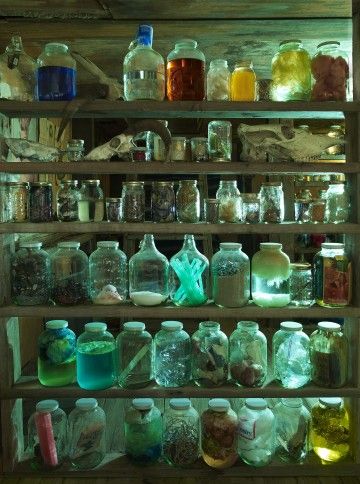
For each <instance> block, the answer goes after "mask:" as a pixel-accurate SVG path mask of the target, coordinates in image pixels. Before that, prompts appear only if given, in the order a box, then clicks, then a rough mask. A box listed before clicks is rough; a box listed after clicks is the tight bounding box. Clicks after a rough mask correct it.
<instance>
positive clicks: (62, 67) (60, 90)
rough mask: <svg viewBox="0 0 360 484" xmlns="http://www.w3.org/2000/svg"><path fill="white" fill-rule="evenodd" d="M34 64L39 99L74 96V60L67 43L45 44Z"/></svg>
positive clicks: (50, 99) (60, 98) (51, 99)
mask: <svg viewBox="0 0 360 484" xmlns="http://www.w3.org/2000/svg"><path fill="white" fill-rule="evenodd" d="M36 64H37V68H36V97H37V99H38V100H39V101H70V100H71V99H73V98H74V97H76V61H75V59H74V58H73V57H72V56H71V54H70V53H69V47H68V46H67V45H65V44H60V43H55V42H51V43H49V44H46V45H45V47H44V50H43V51H42V52H41V54H40V56H39V57H38V59H37V62H36Z"/></svg>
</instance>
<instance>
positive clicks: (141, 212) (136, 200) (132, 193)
mask: <svg viewBox="0 0 360 484" xmlns="http://www.w3.org/2000/svg"><path fill="white" fill-rule="evenodd" d="M121 198H122V199H123V218H124V222H144V220H145V190H144V182H142V181H132V182H123V188H122V192H121Z"/></svg>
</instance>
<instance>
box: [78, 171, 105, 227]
mask: <svg viewBox="0 0 360 484" xmlns="http://www.w3.org/2000/svg"><path fill="white" fill-rule="evenodd" d="M78 205H79V220H80V222H102V220H103V218H104V192H103V191H102V188H101V187H100V180H81V188H80V199H79V201H78Z"/></svg>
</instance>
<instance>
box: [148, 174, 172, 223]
mask: <svg viewBox="0 0 360 484" xmlns="http://www.w3.org/2000/svg"><path fill="white" fill-rule="evenodd" d="M151 215H152V220H153V222H174V221H175V192H174V183H173V182H168V181H155V182H153V183H152V192H151Z"/></svg>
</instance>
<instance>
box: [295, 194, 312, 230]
mask: <svg viewBox="0 0 360 484" xmlns="http://www.w3.org/2000/svg"><path fill="white" fill-rule="evenodd" d="M310 204H311V201H310V200H307V199H304V198H296V199H295V203H294V210H295V222H297V223H299V224H302V223H308V222H310Z"/></svg>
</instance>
